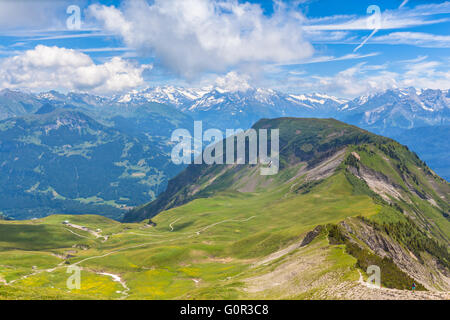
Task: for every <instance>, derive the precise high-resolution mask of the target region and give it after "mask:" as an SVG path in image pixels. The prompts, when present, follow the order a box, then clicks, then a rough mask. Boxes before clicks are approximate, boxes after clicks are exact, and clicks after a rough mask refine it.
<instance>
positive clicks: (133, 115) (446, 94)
mask: <svg viewBox="0 0 450 320" xmlns="http://www.w3.org/2000/svg"><path fill="white" fill-rule="evenodd" d="M58 108H70V109H76V110H78V111H82V112H84V113H86V114H88V115H89V116H91V117H92V118H94V119H96V120H97V121H99V122H101V123H102V124H103V125H106V126H117V125H118V124H121V123H122V122H124V123H125V125H126V124H127V123H129V122H130V121H129V120H128V122H127V121H125V120H124V119H132V120H133V125H126V129H127V130H128V131H130V130H131V131H133V130H134V129H135V130H138V131H143V132H145V134H146V135H148V136H149V137H153V136H160V135H161V132H162V131H164V134H165V135H167V134H170V132H168V131H167V130H169V131H170V128H173V127H183V128H188V127H189V126H192V124H193V120H203V124H204V127H209V128H218V129H222V130H224V129H227V128H230V129H237V128H242V129H246V128H249V127H250V126H252V125H253V124H254V123H256V122H257V121H258V120H259V119H261V118H277V117H314V118H335V119H338V120H341V121H344V122H347V123H349V124H353V125H356V126H359V127H361V128H364V129H367V130H369V131H372V132H374V133H378V134H382V135H385V136H388V137H391V138H394V139H396V140H398V141H400V142H402V143H405V144H407V145H408V146H410V147H411V148H412V150H415V151H417V152H418V153H419V155H420V156H421V158H422V159H424V160H425V161H427V163H429V164H430V165H431V166H432V167H433V168H435V170H437V171H438V172H440V173H441V175H442V176H443V177H446V178H448V177H450V165H449V164H448V150H450V145H449V143H450V130H449V129H450V91H449V90H431V89H427V90H418V89H415V88H406V89H391V90H386V91H384V92H380V93H377V94H372V95H367V96H361V97H357V98H355V99H352V100H347V99H341V98H337V97H333V96H330V95H326V94H322V93H314V94H295V93H290V94H288V93H283V92H279V91H276V90H271V89H261V88H259V89H258V88H251V87H245V88H244V89H241V90H227V89H225V88H221V87H217V86H216V87H205V88H177V87H171V86H165V87H156V88H147V89H144V90H139V91H138V90H135V91H132V92H129V93H126V94H123V95H118V96H114V97H99V96H95V95H90V94H84V93H68V94H62V93H59V92H56V91H50V92H45V93H41V94H37V95H36V94H31V93H25V92H20V91H13V90H8V89H5V90H2V91H0V120H2V119H7V118H14V117H21V116H26V115H28V114H42V113H48V112H52V110H56V109H58ZM0 125H1V123H0ZM123 126H124V125H122V127H123ZM162 127H163V128H166V129H165V130H162V129H161V128H162ZM132 129H133V130H132ZM0 130H1V129H0ZM427 132H429V135H430V137H433V140H432V141H433V143H430V142H429V141H430V140H429V139H428V140H426V139H425V137H426V136H427V134H426V133H427ZM435 132H439V134H438V135H437V136H435ZM409 137H417V138H416V139H412V140H411V139H409V140H408V138H409ZM428 138H429V137H428ZM427 141H428V142H427Z"/></svg>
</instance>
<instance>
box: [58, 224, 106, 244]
mask: <svg viewBox="0 0 450 320" xmlns="http://www.w3.org/2000/svg"><path fill="white" fill-rule="evenodd" d="M64 225H66V226H68V227H71V228H74V229H78V230H82V231H86V232H89V233H90V234H92V235H93V236H94V237H95V238H97V239H98V238H103V240H104V241H106V240H108V236H103V235H102V234H101V232H102V231H101V230H100V231H99V232H97V231H94V230H91V229H89V228H86V227H83V226H79V225H76V224H73V223H65V224H64ZM66 230H68V231H70V232H72V233H73V234H76V235H77V236H79V237H83V238H87V237H85V236H82V235H79V234H77V233H75V232H73V231H72V230H70V229H67V228H66Z"/></svg>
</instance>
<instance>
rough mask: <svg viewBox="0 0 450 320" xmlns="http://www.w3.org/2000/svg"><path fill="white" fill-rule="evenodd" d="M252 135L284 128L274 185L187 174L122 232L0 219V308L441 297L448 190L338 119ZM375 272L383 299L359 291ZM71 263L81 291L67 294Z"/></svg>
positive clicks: (234, 176) (409, 159) (287, 122)
mask: <svg viewBox="0 0 450 320" xmlns="http://www.w3.org/2000/svg"><path fill="white" fill-rule="evenodd" d="M254 127H255V128H279V129H280V154H281V162H280V163H281V168H280V172H279V174H278V175H275V176H260V175H259V166H257V165H254V166H250V165H241V166H222V165H213V166H206V165H204V166H194V165H192V166H189V167H188V168H187V169H186V170H185V171H183V172H182V173H181V174H179V175H178V176H177V177H176V178H174V179H173V180H171V181H170V182H169V186H168V189H167V191H166V192H165V193H163V194H162V195H161V196H160V198H159V199H158V200H156V201H154V202H153V203H150V204H149V205H146V206H144V207H142V208H139V209H137V210H134V211H131V212H129V214H128V215H127V216H126V221H128V222H129V223H118V222H116V221H112V220H109V219H107V218H104V217H99V216H86V215H83V216H62V215H54V216H50V217H47V218H43V219H38V220H32V221H0V256H1V258H0V298H4V299H17V298H18V299H38V298H48V299H51V298H58V299H84V298H92V299H183V298H185V299H248V298H251V299H266V298H274V299H365V298H381V299H383V298H399V299H400V298H412V297H422V298H437V299H446V298H447V299H448V291H449V290H450V285H449V282H448V279H449V262H450V258H449V252H448V245H449V238H450V221H449V209H450V206H449V195H450V186H449V184H448V183H447V182H445V181H444V180H442V179H441V178H439V177H437V176H436V175H435V174H434V173H433V172H431V171H430V170H429V169H428V168H427V167H426V165H425V164H424V163H423V162H422V161H421V160H420V159H418V158H417V157H416V156H415V155H414V154H413V153H411V152H410V151H409V150H408V149H407V148H406V147H404V146H402V145H400V144H398V143H396V142H395V141H393V140H390V139H386V138H383V137H380V136H376V135H373V134H370V133H368V132H366V131H364V130H361V129H359V128H356V127H353V126H349V125H346V124H344V123H341V122H338V121H335V120H316V119H294V118H285V119H275V120H261V121H260V122H258V123H257V124H256V125H255V126H254ZM149 218H151V220H149ZM130 221H135V222H130ZM81 227H84V228H81ZM372 264H375V265H378V266H380V268H381V282H382V286H383V288H382V289H369V288H367V287H366V286H365V285H364V279H366V278H367V274H366V269H367V266H369V265H372ZM74 265H75V266H79V267H81V268H82V279H81V289H79V290H69V289H67V287H66V280H67V277H68V275H67V274H66V269H67V267H68V266H74ZM413 281H415V282H416V283H417V284H418V291H417V292H416V296H412V293H411V292H410V291H408V288H409V287H410V285H411V283H412V282H413ZM2 283H3V285H2ZM435 290H437V291H436V292H435Z"/></svg>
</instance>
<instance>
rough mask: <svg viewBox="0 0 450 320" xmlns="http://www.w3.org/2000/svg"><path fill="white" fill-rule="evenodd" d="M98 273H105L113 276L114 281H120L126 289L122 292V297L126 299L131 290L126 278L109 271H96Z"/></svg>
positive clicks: (104, 274)
mask: <svg viewBox="0 0 450 320" xmlns="http://www.w3.org/2000/svg"><path fill="white" fill-rule="evenodd" d="M96 274H100V275H103V276H107V277H111V278H112V279H113V281H114V282H118V283H120V285H121V286H122V288H123V289H124V291H122V292H121V294H122V298H121V299H126V298H127V297H128V295H129V292H130V288H128V286H127V283H126V282H125V280H123V279H122V278H121V277H120V276H119V275H117V274H113V273H108V272H96Z"/></svg>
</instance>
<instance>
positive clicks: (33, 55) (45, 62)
mask: <svg viewBox="0 0 450 320" xmlns="http://www.w3.org/2000/svg"><path fill="white" fill-rule="evenodd" d="M148 68H151V67H150V66H148V65H141V66H138V65H136V64H134V63H132V62H130V61H127V60H124V59H122V58H119V57H114V58H112V59H111V60H109V61H107V62H105V63H103V64H95V63H94V62H93V61H92V59H91V58H90V57H89V56H88V55H86V54H84V53H81V52H78V51H75V50H71V49H66V48H59V47H47V46H43V45H38V46H36V47H35V48H34V49H33V50H27V51H25V52H23V53H21V54H19V55H16V56H14V57H9V58H5V59H3V60H0V87H1V88H17V89H29V90H38V91H41V90H45V89H55V88H58V89H62V90H81V91H91V92H96V93H110V92H117V91H123V90H128V89H131V88H134V87H136V86H140V85H142V84H143V83H144V79H143V77H142V73H143V71H144V70H145V69H148Z"/></svg>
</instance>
